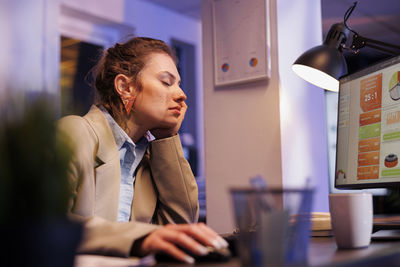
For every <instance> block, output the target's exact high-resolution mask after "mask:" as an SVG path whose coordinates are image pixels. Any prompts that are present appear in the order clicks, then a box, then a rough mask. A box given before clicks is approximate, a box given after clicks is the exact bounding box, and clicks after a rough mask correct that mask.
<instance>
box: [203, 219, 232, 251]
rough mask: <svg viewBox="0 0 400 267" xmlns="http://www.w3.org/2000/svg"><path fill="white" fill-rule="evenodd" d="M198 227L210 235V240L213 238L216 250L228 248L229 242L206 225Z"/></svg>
mask: <svg viewBox="0 0 400 267" xmlns="http://www.w3.org/2000/svg"><path fill="white" fill-rule="evenodd" d="M198 226H199V228H200V229H201V231H202V232H203V233H204V234H205V235H208V236H209V238H211V240H212V241H211V242H212V243H213V246H214V247H215V248H227V247H228V245H229V244H228V242H226V240H225V239H223V238H222V237H221V236H220V235H218V234H217V233H216V232H214V231H213V230H212V229H211V228H209V227H207V226H206V225H205V224H204V223H199V224H198Z"/></svg>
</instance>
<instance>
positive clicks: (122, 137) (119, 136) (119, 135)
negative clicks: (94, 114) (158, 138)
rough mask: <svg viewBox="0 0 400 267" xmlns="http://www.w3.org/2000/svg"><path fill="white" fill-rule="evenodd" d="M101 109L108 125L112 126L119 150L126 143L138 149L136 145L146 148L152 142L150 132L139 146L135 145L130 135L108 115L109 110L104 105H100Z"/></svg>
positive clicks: (138, 143) (140, 141) (141, 140)
mask: <svg viewBox="0 0 400 267" xmlns="http://www.w3.org/2000/svg"><path fill="white" fill-rule="evenodd" d="M99 109H100V110H101V111H102V112H103V114H104V116H105V117H106V120H107V122H108V124H109V125H110V128H111V131H112V133H113V135H114V139H115V143H116V144H117V148H118V150H119V149H120V148H121V147H122V146H123V145H124V143H125V142H128V143H129V144H131V145H133V147H136V145H138V146H144V147H146V146H147V144H148V143H149V141H151V136H152V135H151V134H150V132H149V131H148V132H147V133H146V134H145V135H144V136H143V137H142V138H140V139H139V141H138V142H137V144H135V143H134V142H133V141H132V139H131V138H130V137H129V136H128V134H127V133H126V132H125V131H124V130H123V129H122V128H121V127H120V126H119V125H118V123H117V122H116V121H115V120H114V118H113V117H112V116H111V115H110V113H108V111H107V109H106V108H105V107H104V106H103V105H99Z"/></svg>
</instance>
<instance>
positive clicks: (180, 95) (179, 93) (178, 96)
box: [174, 86, 187, 103]
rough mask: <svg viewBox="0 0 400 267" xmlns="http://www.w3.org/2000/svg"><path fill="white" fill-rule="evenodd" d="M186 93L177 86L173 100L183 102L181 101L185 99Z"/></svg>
mask: <svg viewBox="0 0 400 267" xmlns="http://www.w3.org/2000/svg"><path fill="white" fill-rule="evenodd" d="M186 98H187V97H186V94H185V92H184V91H183V90H182V88H180V87H179V86H178V89H177V92H176V95H175V99H174V100H175V101H176V102H178V103H180V102H183V101H185V100H186Z"/></svg>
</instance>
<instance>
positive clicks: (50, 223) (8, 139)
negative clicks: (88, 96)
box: [0, 100, 81, 266]
mask: <svg viewBox="0 0 400 267" xmlns="http://www.w3.org/2000/svg"><path fill="white" fill-rule="evenodd" d="M15 103H16V102H14V103H12V104H7V105H5V106H3V107H2V108H1V109H0V229H1V233H2V237H3V238H4V237H5V239H3V240H6V241H7V242H6V246H5V249H3V250H2V253H4V256H5V257H3V259H5V261H6V266H8V265H9V266H73V261H74V254H75V249H76V247H77V245H78V243H79V240H80V236H81V226H80V225H79V224H76V223H73V222H70V221H69V220H68V219H67V218H66V211H67V206H68V201H69V197H70V194H69V192H70V190H69V187H68V176H67V172H68V166H69V160H70V158H71V155H72V154H71V150H70V148H69V147H68V145H67V143H66V142H65V141H64V140H63V139H62V138H60V136H58V135H57V132H56V126H55V118H56V117H55V115H54V114H56V113H55V112H54V109H52V108H51V105H50V104H49V102H48V101H46V100H36V101H34V102H32V103H30V104H26V105H23V106H21V105H17V104H15ZM2 261H3V260H2ZM3 262H4V261H3Z"/></svg>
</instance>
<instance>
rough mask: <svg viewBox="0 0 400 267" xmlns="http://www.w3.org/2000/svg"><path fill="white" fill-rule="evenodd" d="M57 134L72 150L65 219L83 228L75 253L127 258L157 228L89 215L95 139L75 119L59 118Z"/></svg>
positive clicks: (146, 224) (76, 118)
mask: <svg viewBox="0 0 400 267" xmlns="http://www.w3.org/2000/svg"><path fill="white" fill-rule="evenodd" d="M57 127H58V131H59V134H61V135H62V136H63V137H64V138H67V139H68V140H69V142H70V144H71V146H72V148H73V149H74V156H73V160H72V162H71V168H70V172H69V178H70V186H71V189H72V197H71V201H70V206H69V210H68V217H69V218H70V219H71V220H73V221H78V222H80V223H82V225H83V229H84V230H83V238H82V240H81V243H80V245H79V248H78V252H79V253H87V254H100V255H109V256H119V257H128V256H130V252H131V249H132V246H133V243H134V242H135V241H136V240H137V239H139V238H142V237H144V236H145V235H147V234H149V233H150V232H152V231H154V230H155V229H157V228H158V227H159V226H157V225H151V224H148V223H141V222H137V221H131V222H126V223H122V222H116V221H110V220H106V219H104V218H101V217H99V216H96V215H95V214H94V212H93V208H92V207H93V205H95V203H94V198H92V197H90V195H92V194H95V192H94V187H95V184H94V183H95V174H94V164H95V162H94V161H95V154H96V152H95V151H96V147H97V141H96V136H95V133H94V132H93V130H92V129H91V128H90V126H89V125H88V124H87V122H86V121H85V120H84V119H83V118H82V117H78V116H68V117H64V118H63V119H61V120H60V121H59V122H58V124H57Z"/></svg>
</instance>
